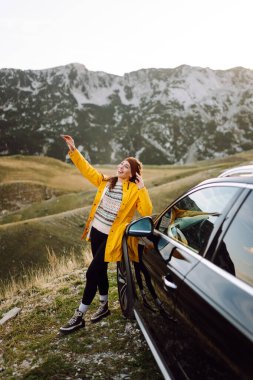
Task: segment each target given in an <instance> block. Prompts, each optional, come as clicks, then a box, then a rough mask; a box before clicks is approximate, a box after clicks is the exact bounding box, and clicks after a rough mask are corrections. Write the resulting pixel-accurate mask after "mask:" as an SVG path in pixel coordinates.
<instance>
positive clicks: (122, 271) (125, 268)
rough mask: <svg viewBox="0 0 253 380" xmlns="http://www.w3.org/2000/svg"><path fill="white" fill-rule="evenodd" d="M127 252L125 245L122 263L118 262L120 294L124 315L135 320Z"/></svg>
mask: <svg viewBox="0 0 253 380" xmlns="http://www.w3.org/2000/svg"><path fill="white" fill-rule="evenodd" d="M124 245H125V247H124ZM124 248H125V249H124ZM126 250H127V248H126V244H123V255H122V259H121V261H119V262H117V283H118V294H119V302H120V307H121V311H122V314H123V315H124V317H125V318H128V319H134V312H133V304H134V302H133V301H134V298H133V287H132V283H133V282H132V273H131V269H130V261H129V257H128V254H127V251H126Z"/></svg>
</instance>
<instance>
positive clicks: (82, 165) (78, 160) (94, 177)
mask: <svg viewBox="0 0 253 380" xmlns="http://www.w3.org/2000/svg"><path fill="white" fill-rule="evenodd" d="M61 137H62V138H63V139H64V140H65V142H66V144H67V145H68V148H69V157H70V158H71V160H72V162H73V164H74V165H75V166H76V167H77V169H78V170H79V171H80V172H81V174H82V175H83V176H84V177H85V178H86V179H87V180H88V181H90V182H91V183H92V184H93V185H94V186H96V187H98V186H99V185H100V183H101V182H102V180H103V179H104V176H103V174H102V173H100V172H99V171H98V170H96V169H95V168H94V167H93V166H92V165H90V164H89V162H88V161H87V160H86V159H85V158H84V157H83V155H82V154H81V153H80V152H79V151H78V150H77V149H76V147H75V142H74V140H73V138H72V137H71V136H69V135H61Z"/></svg>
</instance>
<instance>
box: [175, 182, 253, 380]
mask: <svg viewBox="0 0 253 380" xmlns="http://www.w3.org/2000/svg"><path fill="white" fill-rule="evenodd" d="M189 198H190V199H188V197H186V199H184V200H182V201H183V202H182V201H181V202H178V204H177V205H176V206H177V207H178V208H179V209H180V208H182V205H183V204H189V205H190V204H191V203H192V204H193V203H195V204H196V205H198V208H200V209H201V208H202V207H201V204H203V203H202V202H204V204H205V205H206V206H205V210H207V211H210V212H211V209H210V208H209V205H211V204H213V205H215V213H214V214H213V215H212V214H211V213H210V216H209V217H208V219H205V220H203V221H202V222H201V223H195V222H193V223H192V224H189V223H190V222H189V221H188V220H186V221H184V223H181V222H180V220H179V221H177V220H175V221H174V223H173V225H177V223H178V227H177V228H179V229H182V232H183V235H184V237H182V236H181V237H180V234H179V233H178V232H177V236H179V237H178V239H181V242H180V245H182V246H183V245H185V244H186V243H185V241H184V239H187V243H188V247H189V249H190V250H191V251H192V254H194V251H195V254H196V255H197V258H198V263H197V264H196V265H195V266H194V267H193V268H192V269H191V270H190V271H188V273H186V274H185V278H184V280H183V283H182V285H181V287H180V288H179V289H178V292H177V303H176V309H175V314H176V318H177V326H176V328H175V340H174V345H173V352H174V354H175V356H176V360H177V363H178V365H179V367H180V369H181V375H182V377H185V378H189V379H217V380H218V379H237V378H238V379H239V378H240V379H249V378H252V367H251V364H250V360H249V354H248V353H249V352H252V332H253V311H252V310H253V304H252V294H253V293H252V289H251V288H250V286H248V285H247V284H242V283H241V281H240V280H238V279H237V278H235V272H236V269H235V268H234V266H235V264H234V263H235V260H234V259H231V257H233V255H232V247H234V245H233V243H232V240H233V241H234V242H235V241H236V242H237V243H236V249H235V248H234V249H233V252H234V256H235V255H236V254H237V256H240V255H239V253H238V252H239V251H240V249H239V248H240V247H241V251H242V250H243V249H242V247H244V246H245V247H248V250H249V251H250V252H251V249H252V247H253V227H252V226H253V221H252V219H253V216H252V211H253V201H252V200H251V198H248V203H247V204H246V203H245V207H244V209H242V214H243V215H245V214H246V210H248V214H250V212H249V210H251V214H250V215H249V217H248V219H249V222H248V223H247V226H248V231H247V233H245V226H243V223H242V220H243V218H242V217H241V218H240V219H239V215H241V214H240V213H238V217H237V218H235V220H234V221H233V223H234V224H235V223H236V221H237V223H236V224H237V226H236V227H234V228H233V229H231V228H232V225H233V224H231V226H230V227H229V229H228V231H227V234H226V235H225V237H224V238H222V236H223V234H224V232H225V230H226V229H227V228H228V225H229V223H231V219H232V217H233V215H234V213H235V210H236V209H237V208H238V207H239V206H240V204H241V202H242V201H243V200H244V198H245V190H243V189H238V188H236V186H232V187H231V186H225V187H219V186H217V187H215V188H209V189H202V190H200V191H197V192H196V193H193V194H190V196H189ZM189 209H191V210H192V207H191V206H190V207H189ZM187 217H188V216H187ZM179 219H180V218H179ZM238 219H239V220H238ZM194 223H195V224H194ZM187 224H188V226H187ZM240 228H241V229H242V230H243V231H244V233H243V232H242V233H240V231H239V230H240ZM229 231H230V232H229ZM174 234H176V232H175V231H174ZM239 235H240V236H244V239H241V240H240V239H239V238H238V236H239ZM182 241H183V242H182ZM213 243H214V244H213ZM202 244H203V245H202ZM198 245H199V249H198ZM214 245H215V246H214ZM228 246H230V249H229V251H230V252H229V255H228V253H225V252H224V251H225V247H228ZM206 247H207V250H206ZM216 247H219V250H218V251H217V250H216ZM182 250H183V251H184V260H189V254H190V252H188V253H189V254H187V252H186V250H184V249H183V248H181V251H182ZM210 251H211V252H212V253H210ZM244 251H245V249H244ZM235 252H236V253H235ZM204 253H205V257H206V258H208V260H207V259H206V258H203V257H202V256H201V255H202V254H204ZM214 253H216V255H215V256H214ZM244 254H245V255H246V253H245V252H244ZM251 256H252V255H249V254H248V256H247V258H248V264H249V261H250V259H251ZM220 257H222V259H221V258H220ZM240 258H241V259H242V257H241V256H240ZM240 258H239V257H237V263H238V266H239V265H241V262H242V260H240ZM243 259H244V262H245V260H246V259H245V257H244V258H243ZM251 260H252V259H251ZM210 261H211V262H210ZM215 261H216V263H215ZM218 262H219V263H220V267H219V268H218V267H217V263H218ZM222 265H223V268H222V269H221V267H222ZM244 266H245V265H244ZM246 267H247V268H248V270H247V271H245V270H244V272H246V273H244V275H243V276H244V278H249V277H250V273H251V276H252V261H251V266H250V268H251V270H250V269H249V265H248V266H246ZM168 268H169V270H170V271H171V272H173V276H174V277H180V278H181V277H182V273H185V272H184V271H183V270H182V268H181V265H180V266H179V265H178V259H177V258H175V254H174V252H173V253H172V256H171V259H170V261H169V263H168ZM241 272H242V268H240V273H241ZM237 277H238V276H237Z"/></svg>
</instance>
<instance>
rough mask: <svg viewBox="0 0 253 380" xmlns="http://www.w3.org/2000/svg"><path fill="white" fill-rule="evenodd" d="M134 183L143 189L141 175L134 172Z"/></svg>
mask: <svg viewBox="0 0 253 380" xmlns="http://www.w3.org/2000/svg"><path fill="white" fill-rule="evenodd" d="M135 183H136V185H137V186H138V189H139V190H140V189H143V187H144V186H145V185H144V182H143V179H142V176H140V174H138V173H136V180H135Z"/></svg>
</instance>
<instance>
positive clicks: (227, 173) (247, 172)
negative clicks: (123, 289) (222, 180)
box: [219, 165, 253, 177]
mask: <svg viewBox="0 0 253 380" xmlns="http://www.w3.org/2000/svg"><path fill="white" fill-rule="evenodd" d="M219 177H253V165H244V166H236V167H234V168H230V169H226V170H224V171H223V172H222V173H221V174H220V175H219Z"/></svg>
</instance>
